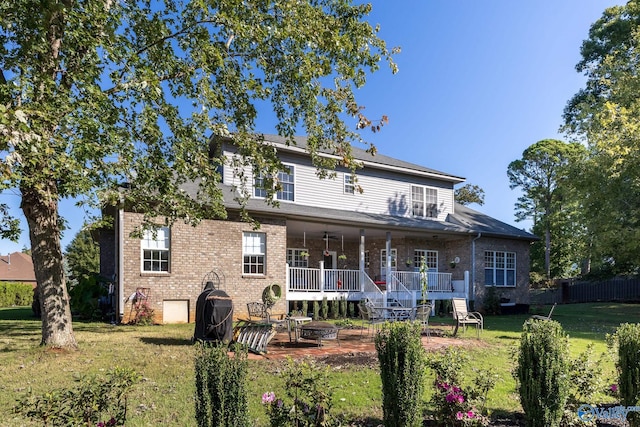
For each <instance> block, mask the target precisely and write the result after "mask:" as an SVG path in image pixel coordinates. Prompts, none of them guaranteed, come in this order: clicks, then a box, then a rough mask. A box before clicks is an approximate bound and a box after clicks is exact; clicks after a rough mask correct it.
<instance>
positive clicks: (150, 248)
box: [141, 227, 170, 272]
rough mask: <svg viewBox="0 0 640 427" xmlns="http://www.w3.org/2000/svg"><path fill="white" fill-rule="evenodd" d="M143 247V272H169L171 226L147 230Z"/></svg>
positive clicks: (143, 239) (143, 238)
mask: <svg viewBox="0 0 640 427" xmlns="http://www.w3.org/2000/svg"><path fill="white" fill-rule="evenodd" d="M141 247H142V271H143V272H158V271H160V272H169V251H170V239H169V227H160V228H158V229H156V230H145V231H144V234H143V236H142V244H141Z"/></svg>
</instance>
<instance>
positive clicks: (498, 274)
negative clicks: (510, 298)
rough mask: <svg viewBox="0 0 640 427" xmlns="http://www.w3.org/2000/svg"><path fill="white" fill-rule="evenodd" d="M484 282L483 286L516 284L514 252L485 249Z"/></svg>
mask: <svg viewBox="0 0 640 427" xmlns="http://www.w3.org/2000/svg"><path fill="white" fill-rule="evenodd" d="M484 284H485V286H515V285H516V254H515V252H501V251H485V253H484Z"/></svg>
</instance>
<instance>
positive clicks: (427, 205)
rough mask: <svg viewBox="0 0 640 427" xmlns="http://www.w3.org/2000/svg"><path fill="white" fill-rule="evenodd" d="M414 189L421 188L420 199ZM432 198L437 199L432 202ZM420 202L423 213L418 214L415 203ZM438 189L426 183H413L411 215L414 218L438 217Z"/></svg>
mask: <svg viewBox="0 0 640 427" xmlns="http://www.w3.org/2000/svg"><path fill="white" fill-rule="evenodd" d="M414 190H420V200H417V198H416V197H415V196H416V195H417V194H415V193H414ZM431 200H435V202H432V201H431ZM416 203H419V204H420V207H419V210H420V211H421V212H422V214H416V213H415V212H416V210H417V209H416V206H415V204H416ZM438 214H439V213H438V189H437V188H433V187H429V186H426V185H418V184H411V216H412V217H414V218H431V219H433V218H435V219H437V218H438Z"/></svg>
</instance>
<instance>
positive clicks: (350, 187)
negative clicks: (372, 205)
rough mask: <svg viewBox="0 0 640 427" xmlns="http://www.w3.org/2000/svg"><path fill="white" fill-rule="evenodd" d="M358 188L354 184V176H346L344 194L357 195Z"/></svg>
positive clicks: (348, 174) (347, 174)
mask: <svg viewBox="0 0 640 427" xmlns="http://www.w3.org/2000/svg"><path fill="white" fill-rule="evenodd" d="M355 192H356V187H355V185H354V182H353V175H351V174H350V173H345V174H344V193H345V194H355Z"/></svg>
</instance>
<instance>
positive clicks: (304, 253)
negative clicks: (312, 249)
mask: <svg viewBox="0 0 640 427" xmlns="http://www.w3.org/2000/svg"><path fill="white" fill-rule="evenodd" d="M300 256H301V257H302V258H309V252H307V251H302V252H300Z"/></svg>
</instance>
